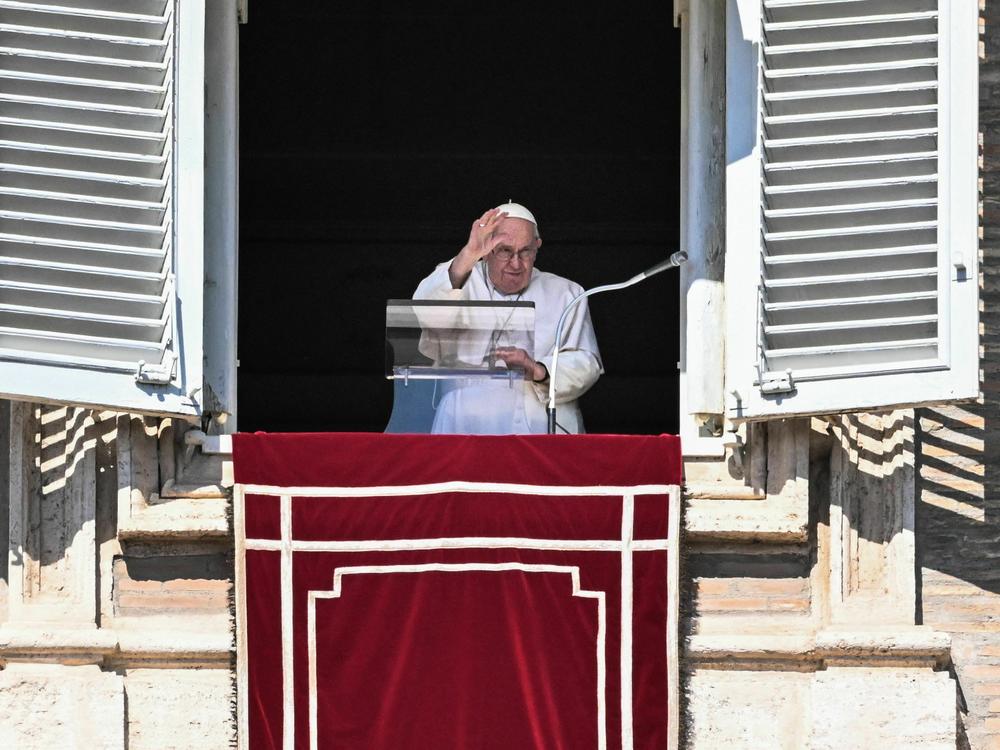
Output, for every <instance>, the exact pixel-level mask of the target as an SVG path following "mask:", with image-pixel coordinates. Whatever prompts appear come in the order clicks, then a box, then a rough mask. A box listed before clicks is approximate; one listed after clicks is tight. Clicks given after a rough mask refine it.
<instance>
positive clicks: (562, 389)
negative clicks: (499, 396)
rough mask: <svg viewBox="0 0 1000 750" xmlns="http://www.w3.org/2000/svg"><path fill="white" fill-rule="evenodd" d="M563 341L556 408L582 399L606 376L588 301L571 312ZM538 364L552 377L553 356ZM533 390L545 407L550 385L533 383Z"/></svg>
mask: <svg viewBox="0 0 1000 750" xmlns="http://www.w3.org/2000/svg"><path fill="white" fill-rule="evenodd" d="M562 341H563V344H562V346H561V347H559V368H558V372H557V373H556V403H557V404H564V403H566V402H567V401H575V400H576V399H578V398H580V396H582V395H583V394H584V393H586V392H587V391H588V390H590V387H591V386H592V385H594V383H596V382H597V379H598V378H599V377H600V376H601V373H603V372H604V366H603V364H602V363H601V353H600V351H599V350H598V348H597V335H596V334H595V333H594V325H593V323H591V321H590V308H589V307H588V306H587V300H583V301H582V302H580V303H579V304H578V305H577V306H576V308H574V309H573V310H572V311H571V312H570V314H569V318H567V320H566V325H565V327H564V330H563V337H562ZM538 361H539V362H541V363H542V364H543V365H545V369H546V370H548V371H549V377H551V376H552V352H551V351H550V352H548V353H547V354H546V355H545V356H544V357H542V358H541V359H539V360H538ZM533 387H534V389H535V395H536V396H538V399H539V400H540V401H541V402H542V403H543V404H544V403H548V400H549V381H548V380H545V381H543V382H541V383H534V384H533Z"/></svg>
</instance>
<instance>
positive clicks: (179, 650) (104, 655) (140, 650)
mask: <svg viewBox="0 0 1000 750" xmlns="http://www.w3.org/2000/svg"><path fill="white" fill-rule="evenodd" d="M232 654H233V647H232V644H231V637H230V634H229V633H228V632H224V633H209V634H205V633H184V632H177V631H169V630H141V629H139V628H136V629H135V630H134V631H121V630H114V629H111V628H100V629H98V628H93V629H85V628H76V629H71V628H67V629H57V628H52V629H48V630H46V629H42V628H41V627H28V626H23V627H12V626H9V625H8V626H3V627H0V662H7V661H25V660H30V661H32V662H50V663H57V664H65V665H79V664H103V663H105V662H113V663H115V664H126V665H127V664H128V663H130V662H143V663H146V662H150V661H162V662H167V663H172V664H177V663H190V662H192V661H193V662H199V663H217V665H218V666H223V665H225V666H228V664H229V661H230V659H231V657H232Z"/></svg>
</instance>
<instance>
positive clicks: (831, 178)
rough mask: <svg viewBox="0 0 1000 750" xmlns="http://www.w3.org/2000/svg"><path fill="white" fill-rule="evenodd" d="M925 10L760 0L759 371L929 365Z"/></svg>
mask: <svg viewBox="0 0 1000 750" xmlns="http://www.w3.org/2000/svg"><path fill="white" fill-rule="evenodd" d="M936 6H937V0H853V1H849V2H801V1H799V2H790V1H789V0H765V3H764V8H765V15H764V25H763V33H764V45H763V49H762V66H761V74H762V76H761V99H762V106H761V110H762V113H763V123H762V134H763V136H762V137H763V143H762V154H763V188H762V189H763V200H762V204H763V225H764V234H763V264H764V273H763V286H762V291H761V306H762V315H761V317H762V325H761V329H762V330H761V339H762V346H761V360H762V365H763V366H762V368H761V369H762V370H764V371H765V373H766V371H772V372H773V371H784V370H786V369H791V370H792V371H793V374H794V375H795V376H796V377H797V378H798V377H803V376H805V377H808V376H809V374H810V373H811V372H812V371H816V370H821V371H822V370H826V371H829V370H834V369H835V368H838V367H844V366H848V367H852V368H856V367H857V366H858V365H859V364H862V365H867V366H868V367H869V368H872V369H878V370H883V371H884V370H888V369H893V368H896V367H900V366H905V367H907V368H911V367H913V366H914V364H917V363H928V362H933V361H936V360H937V357H938V315H937V312H938V295H937V285H938V279H937V277H938V262H937V231H938V224H937V188H938V181H937V134H938V96H937V94H938V64H937V62H938V55H937V27H938V17H937V7H936Z"/></svg>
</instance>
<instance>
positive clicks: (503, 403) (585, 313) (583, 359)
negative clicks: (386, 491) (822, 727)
mask: <svg viewBox="0 0 1000 750" xmlns="http://www.w3.org/2000/svg"><path fill="white" fill-rule="evenodd" d="M450 266H451V261H448V262H446V263H441V264H440V265H439V266H438V267H437V268H435V269H434V272H433V273H432V274H431V275H430V276H428V277H427V278H425V279H424V280H423V281H421V282H420V285H419V286H418V287H417V290H416V292H414V294H413V298H414V299H426V300H452V301H456V302H457V301H490V300H494V301H502V302H513V301H515V300H520V301H522V302H534V303H535V342H534V343H535V351H534V354H533V356H534V359H535V360H536V361H538V362H541V363H542V364H544V365H545V368H546V369H547V370H548V371H549V373H550V374H551V372H552V354H553V352H554V351H555V340H556V325H557V324H558V323H559V316H560V315H562V311H563V309H564V308H565V307H566V305H568V304H569V302H570V300H572V299H573V298H574V297H576V296H577V295H578V294H580V293H581V292H582V291H583V287H581V286H580V285H579V284H576V283H574V282H572V281H570V280H569V279H564V278H562V277H561V276H556V275H555V274H552V273H546V272H545V271H539V270H538V269H537V268H534V269H532V271H531V280H530V281H529V282H528V286H527V288H526V289H525V290H524V291H523V292H522V293H521V294H520V295H517V294H503V293H502V292H500V291H499V290H497V289H495V288H494V287H493V284H492V283H491V282H490V281H489V277H488V275H487V274H486V264H485V263H482V262H480V263H477V264H476V267H475V268H474V269H473V271H472V273H471V274H470V275H469V278H468V279H467V280H466V282H465V285H464V286H463V287H462V288H461V289H453V288H452V286H451V280H450V279H449V277H448V268H449V267H450ZM421 348H422V349H423V347H421ZM488 348H489V347H487V346H483V347H481V349H479V350H477V351H482V355H481V356H482V358H483V359H482V360H481V361H480V362H476V363H475V364H484V363H485V358H486V357H488V356H489V352H488V351H487V350H488ZM426 353H427V354H429V355H430V356H431V357H432V358H433V354H432V353H431V352H426ZM529 354H531V352H529ZM603 372H604V367H603V365H602V364H601V353H600V351H598V349H597V337H596V336H595V335H594V326H593V324H592V323H591V322H590V310H589V308H588V307H587V301H586V300H583V301H582V302H580V303H579V304H578V305H577V306H576V307H575V308H574V309H573V311H572V312H571V313H570V314H569V317H568V318H567V319H566V323H565V324H564V325H563V336H562V346H561V347H560V349H559V371H558V373H556V404H557V405H558V407H559V408H558V410H557V413H556V419H557V421H558V423H559V425H560V426H561V427H563V428H565V429H566V430H567V431H568V432H572V433H580V432H584V429H583V418H582V416H581V415H580V407H579V406H578V404H577V399H578V398H580V396H582V395H583V394H584V393H586V392H587V390H588V389H589V388H590V387H591V386H592V385H593V384H594V383H596V382H597V378H599V377H600V376H601V374H602V373H603ZM515 388H517V389H518V390H517V391H516V392H515V390H514V389H512V388H511V387H510V386H509V384H508V383H507V381H504V380H501V381H498V382H492V383H486V384H483V383H482V381H471V380H470V381H458V382H457V383H454V384H452V385H451V386H450V388H449V389H445V390H447V392H446V393H444V394H443V395H442V396H441V398H440V400H439V402H438V405H437V409H436V411H435V414H434V425H433V427H432V429H431V431H432V432H435V433H452V434H464V435H509V434H526V433H545V432H546V431H547V429H548V422H547V419H546V412H545V406H546V404H547V403H548V398H549V381H548V380H546V381H545V382H543V383H532V382H530V381H525V382H524V383H523V384H521V385H518V386H515Z"/></svg>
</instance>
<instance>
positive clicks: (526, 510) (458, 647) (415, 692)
mask: <svg viewBox="0 0 1000 750" xmlns="http://www.w3.org/2000/svg"><path fill="white" fill-rule="evenodd" d="M234 460H235V469H236V480H237V482H238V483H239V484H240V485H242V486H244V487H245V492H243V493H240V494H239V495H238V497H237V500H238V502H241V503H242V506H241V508H240V512H239V513H238V519H242V524H243V526H242V528H241V529H238V530H237V533H238V537H239V538H240V539H241V549H240V550H239V554H241V555H245V558H244V559H245V567H244V571H245V572H244V574H243V575H242V577H241V580H240V581H239V582H238V584H239V585H240V587H241V599H242V601H243V602H244V606H245V612H246V616H245V621H244V622H243V623H242V626H243V627H244V628H245V633H244V635H245V638H246V644H247V648H246V652H245V654H243V655H242V658H243V659H245V667H246V671H247V674H248V681H247V684H246V685H245V688H246V695H245V696H243V697H244V699H245V704H246V709H247V712H246V713H247V716H246V719H247V722H248V731H249V738H250V744H251V747H253V748H280V747H282V746H283V744H282V743H283V738H287V739H288V740H289V741H291V742H292V743H293V744H294V746H295V747H301V748H308V747H310V740H311V738H315V741H316V743H317V746H318V747H322V748H365V749H366V750H375V749H377V750H381V749H382V748H386V749H388V748H393V749H394V750H398V749H399V748H420V749H422V748H497V749H499V748H504V749H507V748H566V749H567V750H577V749H578V748H597V747H599V746H600V743H601V742H603V743H605V745H606V747H608V748H621V747H622V746H623V744H629V743H632V746H633V747H636V748H663V747H666V736H667V649H666V644H667V625H666V610H667V599H668V594H671V595H672V594H673V592H668V591H667V587H666V581H667V552H666V544H667V540H666V536H667V492H668V490H667V488H668V487H670V486H676V485H678V484H679V483H680V466H681V463H680V447H679V442H678V440H677V439H676V438H674V437H670V436H661V437H638V436H637V437H630V436H598V435H584V436H525V437H518V436H503V437H467V436H416V435H372V434H363V435H352V434H304V435H294V434H290V435H266V434H255V435H237V436H235V440H234ZM448 482H458V483H462V484H459V485H445V486H441V485H442V483H448ZM428 485H431V486H428ZM289 488H297V489H289ZM310 488H312V489H310ZM329 488H338V489H334V490H330V489H329ZM358 488H378V489H375V490H371V489H367V490H360V491H359V490H358ZM628 488H635V489H628ZM358 494H362V495H364V496H352V495H358ZM283 496H284V499H283ZM244 538H245V543H244V542H243V541H242V540H243V539H244ZM675 541H676V540H670V543H673V542H675ZM626 611H630V613H631V614H630V616H629V617H627V618H626V622H624V623H623V617H622V615H623V612H626ZM629 650H631V656H629ZM623 694H624V695H626V696H628V695H629V694H631V700H628V699H626V700H625V707H627V709H628V710H623V701H622V696H623ZM623 722H624V723H623Z"/></svg>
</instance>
